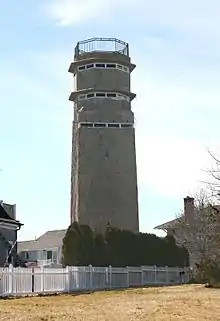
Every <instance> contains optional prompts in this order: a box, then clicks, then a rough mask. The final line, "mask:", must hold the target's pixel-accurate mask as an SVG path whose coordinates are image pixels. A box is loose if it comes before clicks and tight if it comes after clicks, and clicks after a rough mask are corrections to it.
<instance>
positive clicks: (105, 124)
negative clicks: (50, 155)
mask: <svg viewBox="0 0 220 321" xmlns="http://www.w3.org/2000/svg"><path fill="white" fill-rule="evenodd" d="M134 68H135V65H134V64H132V63H131V59H130V57H129V46H128V44H127V43H125V42H123V41H121V40H118V39H112V38H93V39H89V40H85V41H81V42H78V43H77V45H76V47H75V56H74V62H73V63H71V65H70V67H69V72H70V73H72V74H73V77H74V91H73V92H72V93H71V95H70V98H69V99H70V100H71V101H72V102H74V121H73V135H72V136H73V137H72V173H71V223H72V222H73V221H78V222H79V223H80V224H86V225H90V226H91V227H92V228H98V229H101V230H102V229H104V228H105V226H106V225H107V224H108V223H110V224H111V225H112V226H114V227H118V228H121V229H127V230H131V231H134V232H138V231H139V221H138V193H137V171H136V153H135V130H134V114H133V112H132V111H131V101H132V100H133V98H134V97H135V94H134V93H132V92H131V91H130V73H131V72H132V70H133V69H134Z"/></svg>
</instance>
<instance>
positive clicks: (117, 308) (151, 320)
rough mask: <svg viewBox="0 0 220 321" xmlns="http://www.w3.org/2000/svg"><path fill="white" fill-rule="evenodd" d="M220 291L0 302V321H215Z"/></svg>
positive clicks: (194, 288) (196, 288) (193, 288)
mask: <svg viewBox="0 0 220 321" xmlns="http://www.w3.org/2000/svg"><path fill="white" fill-rule="evenodd" d="M219 302H220V290H217V289H216V290H214V289H206V288H204V286H201V285H183V286H173V287H162V288H146V289H132V290H125V291H114V292H96V293H92V294H82V295H77V296H73V295H58V296H49V297H32V298H20V299H9V300H0V320H11V321H12V320H13V321H24V320H25V321H28V320H32V321H52V320H53V321H58V320H59V321H63V320H65V321H67V320H76V321H81V320H85V321H87V320H91V321H92V320H96V321H110V320H111V321H115V320H117V321H130V320H136V321H142V320H144V321H162V320H163V321H180V320H181V321H182V320H187V321H194V320H195V321H198V320H199V321H205V320H206V321H208V320H210V321H215V320H220V304H219Z"/></svg>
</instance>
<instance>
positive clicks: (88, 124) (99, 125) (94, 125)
mask: <svg viewBox="0 0 220 321" xmlns="http://www.w3.org/2000/svg"><path fill="white" fill-rule="evenodd" d="M80 127H84V128H133V127H134V124H133V123H105V122H94V123H93V122H79V123H78V128H80Z"/></svg>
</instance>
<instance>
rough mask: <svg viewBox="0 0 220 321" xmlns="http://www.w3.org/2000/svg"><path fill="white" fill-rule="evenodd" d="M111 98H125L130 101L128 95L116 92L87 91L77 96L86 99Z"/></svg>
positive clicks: (79, 98)
mask: <svg viewBox="0 0 220 321" xmlns="http://www.w3.org/2000/svg"><path fill="white" fill-rule="evenodd" d="M94 98H96V99H103V98H104V99H111V100H125V101H127V102H130V97H129V96H126V95H123V94H120V93H118V92H98V91H97V92H88V93H87V94H81V95H79V96H78V100H86V99H94Z"/></svg>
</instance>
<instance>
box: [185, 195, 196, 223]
mask: <svg viewBox="0 0 220 321" xmlns="http://www.w3.org/2000/svg"><path fill="white" fill-rule="evenodd" d="M184 216H185V220H186V221H188V222H189V221H191V220H192V219H193V217H194V198H193V197H190V196H187V197H185V198H184Z"/></svg>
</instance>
